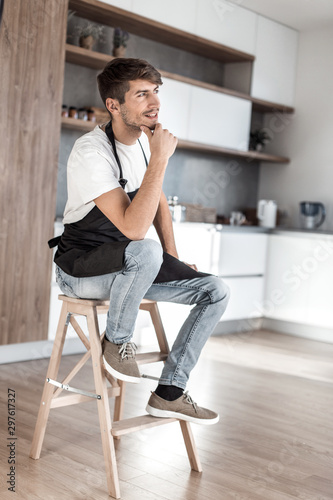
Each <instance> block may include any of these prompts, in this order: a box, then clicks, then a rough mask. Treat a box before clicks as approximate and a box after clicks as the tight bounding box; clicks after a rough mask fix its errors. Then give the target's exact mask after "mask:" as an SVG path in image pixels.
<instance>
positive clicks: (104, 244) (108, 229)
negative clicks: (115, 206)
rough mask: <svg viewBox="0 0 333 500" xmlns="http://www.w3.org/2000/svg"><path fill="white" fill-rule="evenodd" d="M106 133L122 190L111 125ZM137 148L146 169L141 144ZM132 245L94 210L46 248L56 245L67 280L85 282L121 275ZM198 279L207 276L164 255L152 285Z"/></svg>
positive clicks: (133, 194) (65, 227)
mask: <svg viewBox="0 0 333 500" xmlns="http://www.w3.org/2000/svg"><path fill="white" fill-rule="evenodd" d="M105 133H106V135H107V137H108V139H109V141H110V143H111V145H112V149H113V153H114V156H115V159H116V162H117V165H118V167H119V173H120V177H119V184H120V186H121V187H122V188H123V189H124V188H125V185H126V183H127V180H126V179H124V178H123V171H122V167H121V163H120V160H119V157H118V153H117V150H116V143H115V138H114V134H113V130H112V124H111V122H109V123H108V124H107V126H106V128H105ZM139 144H140V147H141V149H142V153H143V156H144V159H145V162H146V166H148V162H147V158H146V155H145V153H144V150H143V148H142V145H141V143H140V141H139ZM137 192H138V189H137V190H135V191H132V192H130V193H127V195H128V196H129V198H130V200H131V201H132V200H133V198H134V196H135V195H136V193H137ZM131 241H132V240H130V239H129V238H127V236H125V235H124V234H123V233H121V232H120V231H119V229H118V228H117V227H116V226H115V225H114V224H113V223H112V222H111V221H110V220H109V219H108V218H107V217H106V216H105V215H104V214H103V212H101V211H100V210H99V208H98V207H97V206H95V207H94V208H93V209H92V210H91V211H90V212H89V213H88V214H87V215H86V216H85V217H84V218H83V219H81V220H79V221H77V222H72V223H70V224H65V226H64V232H63V234H62V235H61V236H58V237H56V238H53V239H52V240H50V241H49V242H48V244H49V247H50V248H53V247H55V246H57V245H58V249H57V252H56V254H55V257H54V262H55V263H56V264H57V266H59V267H60V268H61V269H62V270H63V271H64V272H65V273H67V274H69V275H70V276H74V277H76V278H86V277H91V276H100V275H103V274H109V273H114V272H116V271H120V270H121V269H122V268H123V264H124V253H125V248H126V246H127V245H128V244H129V243H130V242H131ZM201 276H208V274H206V273H200V272H197V271H195V270H194V269H192V268H191V267H189V266H187V265H186V264H184V263H183V262H181V261H180V260H178V259H176V258H175V257H173V256H172V255H170V254H168V253H166V252H163V263H162V266H161V268H160V271H159V273H158V275H157V276H156V278H155V280H154V283H162V282H167V281H174V280H182V279H193V278H198V277H201Z"/></svg>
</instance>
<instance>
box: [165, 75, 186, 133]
mask: <svg viewBox="0 0 333 500" xmlns="http://www.w3.org/2000/svg"><path fill="white" fill-rule="evenodd" d="M191 92H192V86H191V85H189V84H188V83H183V82H178V81H177V80H171V79H170V78H164V77H163V85H162V86H161V87H160V89H159V97H160V101H161V108H160V113H159V121H160V122H161V123H162V125H163V128H167V129H168V130H169V131H170V132H172V133H173V134H174V135H175V136H176V137H178V138H179V139H187V138H188V127H189V115H190V106H191Z"/></svg>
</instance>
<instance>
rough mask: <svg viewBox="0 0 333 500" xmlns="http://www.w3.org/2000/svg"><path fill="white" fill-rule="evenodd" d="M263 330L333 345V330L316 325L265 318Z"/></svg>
mask: <svg viewBox="0 0 333 500" xmlns="http://www.w3.org/2000/svg"><path fill="white" fill-rule="evenodd" d="M262 328H264V329H265V330H273V331H275V332H279V333H287V334H288V335H294V336H295V337H302V338H304V339H309V340H317V341H319V342H327V343H329V344H333V329H332V328H325V327H322V326H316V325H304V324H302V323H293V322H292V321H283V320H279V319H273V318H263V322H262Z"/></svg>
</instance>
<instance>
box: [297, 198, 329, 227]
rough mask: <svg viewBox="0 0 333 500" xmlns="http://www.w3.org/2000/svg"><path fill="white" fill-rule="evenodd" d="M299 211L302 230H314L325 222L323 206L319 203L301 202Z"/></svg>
mask: <svg viewBox="0 0 333 500" xmlns="http://www.w3.org/2000/svg"><path fill="white" fill-rule="evenodd" d="M299 209H300V221H301V227H302V228H303V229H316V228H317V227H319V226H321V225H322V223H323V222H324V220H325V217H326V210H325V206H324V205H323V204H322V203H320V202H319V201H315V202H313V201H301V202H300V204H299Z"/></svg>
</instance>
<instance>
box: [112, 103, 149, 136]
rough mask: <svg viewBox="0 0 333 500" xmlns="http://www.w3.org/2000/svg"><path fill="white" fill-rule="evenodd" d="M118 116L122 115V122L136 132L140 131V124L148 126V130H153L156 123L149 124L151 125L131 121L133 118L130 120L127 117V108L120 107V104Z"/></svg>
mask: <svg viewBox="0 0 333 500" xmlns="http://www.w3.org/2000/svg"><path fill="white" fill-rule="evenodd" d="M120 116H121V117H122V119H123V122H124V124H125V125H126V127H128V128H130V129H131V130H133V131H135V132H138V131H139V130H140V132H141V128H140V127H141V126H142V125H144V126H145V127H148V128H150V130H155V127H156V123H154V124H151V125H149V126H148V125H146V124H144V123H138V122H136V121H133V120H130V119H129V118H128V113H127V110H126V109H124V108H122V107H121V106H120Z"/></svg>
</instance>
